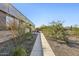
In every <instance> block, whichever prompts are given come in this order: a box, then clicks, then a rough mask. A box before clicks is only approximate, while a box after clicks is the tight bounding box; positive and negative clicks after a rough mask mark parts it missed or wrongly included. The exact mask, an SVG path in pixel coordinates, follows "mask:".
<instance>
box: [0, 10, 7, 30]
mask: <svg viewBox="0 0 79 59" xmlns="http://www.w3.org/2000/svg"><path fill="white" fill-rule="evenodd" d="M3 29H6V15H5V14H4V13H3V12H1V11H0V30H3Z"/></svg>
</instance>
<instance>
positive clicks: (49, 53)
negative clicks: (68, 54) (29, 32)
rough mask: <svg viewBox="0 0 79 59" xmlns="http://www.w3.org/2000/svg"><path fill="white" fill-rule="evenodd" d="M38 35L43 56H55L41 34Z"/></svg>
mask: <svg viewBox="0 0 79 59" xmlns="http://www.w3.org/2000/svg"><path fill="white" fill-rule="evenodd" d="M40 35H41V41H42V49H43V56H55V54H54V52H53V51H52V49H51V47H50V45H49V43H48V42H47V40H46V38H45V37H44V35H43V33H40Z"/></svg>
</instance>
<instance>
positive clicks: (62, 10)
mask: <svg viewBox="0 0 79 59" xmlns="http://www.w3.org/2000/svg"><path fill="white" fill-rule="evenodd" d="M13 5H14V6H15V7H16V8H17V9H18V10H19V11H20V12H21V13H22V14H24V15H25V16H26V17H27V18H29V19H30V20H31V21H32V22H33V23H34V24H35V25H36V27H38V26H41V25H43V24H45V25H47V24H49V23H50V22H52V21H57V20H61V21H63V22H64V26H69V25H75V24H78V25H79V4H64V3H63V4H56V3H51V4H46V3H43V4H42V3H39V4H38V3H36V4H34V3H17V4H13Z"/></svg>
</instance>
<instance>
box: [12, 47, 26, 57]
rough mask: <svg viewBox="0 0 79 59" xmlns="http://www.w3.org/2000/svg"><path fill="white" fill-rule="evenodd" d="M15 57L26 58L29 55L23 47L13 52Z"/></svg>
mask: <svg viewBox="0 0 79 59" xmlns="http://www.w3.org/2000/svg"><path fill="white" fill-rule="evenodd" d="M12 54H13V56H26V55H27V51H26V50H25V49H24V48H22V47H16V48H15V49H14V50H13V51H12Z"/></svg>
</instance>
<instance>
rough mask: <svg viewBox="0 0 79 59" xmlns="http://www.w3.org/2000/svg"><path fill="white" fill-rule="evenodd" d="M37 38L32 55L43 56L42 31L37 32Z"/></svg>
mask: <svg viewBox="0 0 79 59" xmlns="http://www.w3.org/2000/svg"><path fill="white" fill-rule="evenodd" d="M37 35H38V36H37V38H36V41H35V44H34V47H33V50H32V52H31V56H43V51H42V45H41V40H40V33H38V34H37Z"/></svg>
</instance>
